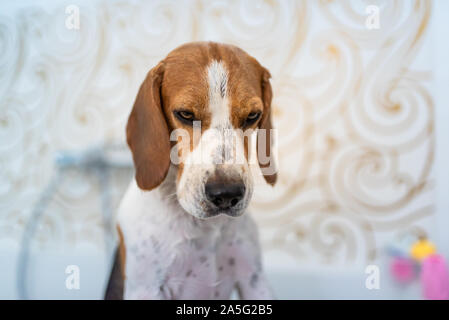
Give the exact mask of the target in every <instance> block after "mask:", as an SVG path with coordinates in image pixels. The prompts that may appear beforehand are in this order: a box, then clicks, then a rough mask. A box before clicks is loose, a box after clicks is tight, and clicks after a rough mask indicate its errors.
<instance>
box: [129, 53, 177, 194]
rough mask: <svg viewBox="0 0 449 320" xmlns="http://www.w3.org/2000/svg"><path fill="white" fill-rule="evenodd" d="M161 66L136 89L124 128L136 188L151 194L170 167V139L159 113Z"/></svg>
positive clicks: (164, 122) (151, 71) (160, 107)
mask: <svg viewBox="0 0 449 320" xmlns="http://www.w3.org/2000/svg"><path fill="white" fill-rule="evenodd" d="M163 73H164V63H163V62H160V63H159V64H158V65H157V66H156V67H154V68H153V69H151V70H150V72H149V73H148V75H147V77H146V78H145V80H144V82H143V83H142V85H141V86H140V89H139V93H138V94H137V98H136V101H135V102H134V106H133V109H132V111H131V114H130V116H129V119H128V125H127V126H126V138H127V142H128V145H129V147H130V149H131V152H132V154H133V160H134V166H135V168H136V181H137V185H138V186H139V188H141V189H143V190H151V189H153V188H155V187H157V186H158V185H159V184H160V183H161V182H162V181H163V180H164V179H165V177H166V175H167V172H168V168H169V166H170V138H169V133H168V127H167V122H166V120H165V116H164V113H163V110H162V101H161V85H162V78H163Z"/></svg>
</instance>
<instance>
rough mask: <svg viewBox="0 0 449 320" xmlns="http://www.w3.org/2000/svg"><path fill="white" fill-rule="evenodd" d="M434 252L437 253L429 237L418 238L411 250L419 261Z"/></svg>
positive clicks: (412, 254) (411, 253)
mask: <svg viewBox="0 0 449 320" xmlns="http://www.w3.org/2000/svg"><path fill="white" fill-rule="evenodd" d="M433 253H435V246H434V245H433V243H432V242H430V241H428V240H427V239H420V240H418V241H417V242H415V244H413V246H412V249H411V250H410V255H411V256H412V257H413V258H414V259H416V260H418V261H421V260H422V259H424V258H426V257H427V256H429V255H431V254H433Z"/></svg>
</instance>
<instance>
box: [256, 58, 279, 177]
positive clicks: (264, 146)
mask: <svg viewBox="0 0 449 320" xmlns="http://www.w3.org/2000/svg"><path fill="white" fill-rule="evenodd" d="M270 77H271V75H270V72H269V71H268V70H267V69H265V68H264V67H262V100H263V114H262V119H260V122H259V130H258V131H257V157H258V161H259V166H260V169H261V171H262V174H263V176H264V178H265V181H267V182H268V183H269V184H270V185H272V186H273V185H274V184H275V183H276V179H277V174H276V172H277V170H276V164H275V163H274V158H273V154H272V152H271V147H272V143H273V141H272V140H273V137H272V134H271V129H272V128H273V127H272V124H271V99H272V97H273V92H272V89H271V84H270ZM261 129H262V130H261Z"/></svg>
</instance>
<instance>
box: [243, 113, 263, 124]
mask: <svg viewBox="0 0 449 320" xmlns="http://www.w3.org/2000/svg"><path fill="white" fill-rule="evenodd" d="M260 115H261V112H251V113H250V114H249V115H248V117H246V120H245V123H244V126H250V125H252V124H253V123H255V122H256V121H257V120H259V118H260Z"/></svg>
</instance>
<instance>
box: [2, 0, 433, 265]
mask: <svg viewBox="0 0 449 320" xmlns="http://www.w3.org/2000/svg"><path fill="white" fill-rule="evenodd" d="M377 3H378V5H379V8H380V14H381V16H380V23H381V24H380V29H378V30H375V29H374V30H368V29H367V28H366V27H365V20H366V12H365V7H366V6H367V5H369V4H370V1H362V2H361V1H349V0H348V1H346V0H341V1H336V0H335V1H331V0H320V1H306V0H300V1H295V0H282V1H272V0H254V1H246V0H245V1H244V0H232V1H229V2H223V1H220V0H213V1H205V0H191V1H184V2H177V1H176V2H175V1H162V0H157V1H156V0H154V1H145V2H139V3H133V4H131V3H128V2H125V1H120V2H112V3H111V2H106V1H96V2H93V3H90V4H89V5H87V4H86V5H85V6H83V7H81V8H80V13H81V19H80V21H81V26H80V30H78V31H74V30H69V29H67V28H65V25H64V23H65V19H66V17H67V15H66V14H65V11H64V7H61V6H60V5H49V6H48V7H45V8H44V7H39V6H31V5H30V6H25V7H24V8H22V9H18V10H16V11H14V10H12V11H11V10H1V11H2V12H4V13H2V15H1V16H0V48H2V50H0V82H1V83H2V85H1V86H0V166H1V168H2V170H1V171H0V208H1V209H2V210H1V213H0V234H1V237H4V238H5V237H6V238H12V239H18V238H19V237H20V235H21V231H22V230H23V229H22V228H23V226H24V224H25V222H26V221H27V217H28V214H29V212H30V208H31V207H32V205H33V203H35V201H36V198H37V197H38V194H39V192H38V191H39V190H41V189H42V188H43V187H44V186H45V185H46V183H47V182H48V180H49V179H50V176H51V174H52V170H53V166H52V161H53V154H54V152H55V151H56V150H60V149H63V150H74V151H76V150H79V149H83V148H86V147H88V146H89V145H91V144H95V143H97V142H102V141H108V142H117V141H118V142H124V134H123V133H124V126H125V123H126V119H127V116H128V114H129V109H130V107H131V105H132V102H133V100H134V98H135V94H136V91H137V87H138V86H139V84H140V82H141V80H142V79H143V77H144V76H145V73H146V72H147V71H148V69H150V68H151V67H152V66H153V65H154V64H155V63H157V61H158V60H159V59H161V58H162V57H164V56H165V55H166V54H167V53H168V52H169V51H170V50H171V49H173V48H174V47H176V46H178V45H180V44H182V43H185V42H189V41H197V40H214V41H222V42H228V43H232V44H235V45H237V46H240V47H242V48H243V49H244V50H246V51H248V52H249V53H250V54H251V55H253V56H255V57H256V58H257V59H258V60H260V61H261V62H262V64H263V65H265V66H266V67H267V68H268V69H269V70H270V71H271V73H272V76H273V79H272V84H273V88H274V100H273V110H274V124H275V127H276V128H277V129H278V137H279V141H278V145H277V146H278V154H279V159H278V164H279V179H278V185H277V186H276V188H274V189H271V188H270V187H268V186H266V185H265V184H264V183H263V182H262V180H261V179H259V178H260V177H259V178H258V179H259V180H257V181H258V182H260V183H259V185H258V188H256V192H255V195H254V201H253V204H252V210H253V212H254V216H255V217H256V219H257V221H258V223H259V225H260V226H261V229H262V230H261V235H262V238H263V244H264V246H265V247H266V248H267V249H270V250H271V249H273V250H282V251H285V252H287V253H288V254H290V255H292V256H295V257H297V258H298V259H302V260H307V261H318V262H320V263H335V264H336V263H346V262H349V263H365V262H366V261H367V260H372V259H374V258H375V257H376V256H377V255H378V254H379V252H378V250H379V248H381V247H382V245H383V243H384V242H385V241H384V240H385V238H386V237H388V236H389V235H390V234H392V233H393V234H394V233H397V232H402V231H401V230H406V229H407V230H408V228H418V229H419V230H421V231H422V232H425V231H426V230H427V228H428V218H429V216H431V215H432V213H433V199H432V196H431V195H432V190H433V186H432V178H433V176H432V165H433V156H434V132H433V125H434V123H433V118H434V106H433V96H432V94H431V92H429V89H428V87H429V82H430V81H432V73H431V71H429V70H431V66H430V65H429V64H426V63H422V61H421V60H425V59H421V60H420V59H417V58H418V57H420V55H423V54H424V55H425V54H426V53H428V52H429V49H428V48H427V47H424V46H423V42H424V40H426V39H427V38H428V37H427V32H426V31H427V29H428V25H429V22H430V19H431V9H432V4H431V2H430V1H426V0H415V1H401V0H384V1H378V2H377ZM0 6H2V5H0ZM385 30H388V32H386V31H385ZM417 61H418V64H417V63H416V62H417ZM419 61H421V62H419ZM74 84H76V85H74ZM255 169H257V168H255ZM130 175H131V172H115V173H114V174H113V176H112V177H111V183H110V185H111V194H112V196H111V198H112V199H113V202H114V207H116V205H117V204H118V201H120V198H121V195H122V193H123V190H124V188H126V185H127V183H128V180H129V177H130ZM67 181H70V182H67ZM99 194H100V190H99V185H98V179H97V177H96V176H95V175H91V174H89V173H86V172H68V173H67V178H66V180H65V182H64V183H63V184H62V185H61V186H60V188H58V191H57V193H56V194H55V197H54V199H53V201H52V203H51V206H50V208H48V212H46V214H45V217H44V219H43V220H42V221H41V225H40V229H39V231H38V234H37V239H38V244H39V245H44V244H45V245H47V246H48V245H50V244H51V243H65V242H68V243H71V244H74V243H79V242H81V241H87V242H89V243H101V245H103V241H102V239H103V238H102V230H103V228H104V226H103V224H102V219H101V205H100V201H99ZM55 239H57V241H50V240H55Z"/></svg>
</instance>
